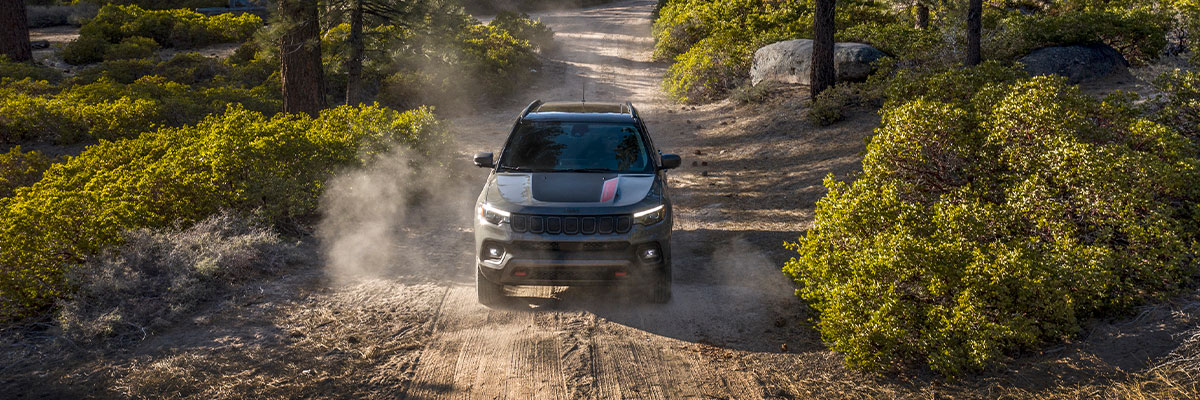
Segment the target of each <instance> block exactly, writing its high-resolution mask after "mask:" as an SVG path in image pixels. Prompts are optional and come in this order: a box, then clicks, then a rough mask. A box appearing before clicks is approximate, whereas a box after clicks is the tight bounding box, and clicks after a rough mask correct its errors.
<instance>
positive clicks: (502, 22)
mask: <svg viewBox="0 0 1200 400" xmlns="http://www.w3.org/2000/svg"><path fill="white" fill-rule="evenodd" d="M488 25H490V26H494V27H496V28H499V29H501V30H503V31H505V32H508V34H509V35H512V37H514V38H517V39H520V40H524V41H527V42H529V44H531V45H533V47H534V49H536V50H538V51H548V50H553V49H555V47H556V46H555V42H554V31H552V30H550V27H548V26H546V24H543V23H542V21H540V20H538V21H535V20H533V19H530V18H529V14H525V13H520V14H518V13H515V12H511V11H504V12H501V13H499V14H496V17H495V18H493V19H492V22H490V23H488Z"/></svg>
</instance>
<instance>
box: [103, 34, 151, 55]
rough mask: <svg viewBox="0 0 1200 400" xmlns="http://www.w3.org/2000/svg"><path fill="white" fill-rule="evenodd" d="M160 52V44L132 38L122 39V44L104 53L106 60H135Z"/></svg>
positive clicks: (111, 47) (110, 47)
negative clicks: (156, 51)
mask: <svg viewBox="0 0 1200 400" xmlns="http://www.w3.org/2000/svg"><path fill="white" fill-rule="evenodd" d="M155 50H158V43H157V42H155V41H154V39H150V38H146V37H141V36H130V37H127V38H124V39H121V43H117V44H115V45H112V46H109V47H108V50H107V51H106V52H105V53H104V59H105V60H128V59H133V58H146V57H150V56H152V55H154V51H155Z"/></svg>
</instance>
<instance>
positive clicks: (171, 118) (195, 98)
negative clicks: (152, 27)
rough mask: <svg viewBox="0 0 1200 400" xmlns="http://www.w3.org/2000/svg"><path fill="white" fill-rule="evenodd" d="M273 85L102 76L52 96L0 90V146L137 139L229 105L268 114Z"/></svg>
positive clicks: (272, 108) (273, 108) (274, 100)
mask: <svg viewBox="0 0 1200 400" xmlns="http://www.w3.org/2000/svg"><path fill="white" fill-rule="evenodd" d="M278 93H279V91H278V88H277V87H275V86H267V85H264V86H260V87H255V88H250V89H247V88H239V87H236V86H232V85H227V86H218V87H212V88H198V87H192V86H189V85H185V84H182V83H178V82H172V81H168V80H166V79H164V78H162V77H159V76H153V75H151V76H143V77H141V78H138V79H136V80H134V81H133V82H132V83H128V84H126V83H121V82H117V81H115V80H112V79H109V78H107V77H102V78H100V80H98V81H96V82H93V83H88V84H77V85H74V86H70V87H68V88H67V89H65V90H63V91H62V92H60V93H57V94H53V95H50V94H47V95H40V96H39V95H33V94H27V93H22V92H19V91H15V90H5V91H0V143H22V142H26V141H35V142H52V143H58V144H71V143H79V142H86V141H94V140H97V139H108V140H113V139H119V138H127V137H133V136H137V135H138V134H141V133H142V132H147V131H152V130H155V129H157V127H167V126H182V125H186V124H193V123H196V122H197V121H199V120H200V119H201V118H204V117H205V116H206V115H208V114H211V113H217V112H221V111H222V110H224V109H225V108H226V106H227V105H230V104H238V105H241V106H242V107H243V108H246V109H249V110H252V111H257V112H262V113H267V114H274V113H276V112H278V111H279V110H280V109H281V108H282V105H281V103H280V100H279V95H278Z"/></svg>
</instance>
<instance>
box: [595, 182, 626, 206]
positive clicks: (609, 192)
mask: <svg viewBox="0 0 1200 400" xmlns="http://www.w3.org/2000/svg"><path fill="white" fill-rule="evenodd" d="M619 179H621V178H620V177H617V178H612V179H609V180H607V181H604V190H603V191H601V192H600V202H601V203H606V202H610V201H612V200H613V198H615V197H617V180H619Z"/></svg>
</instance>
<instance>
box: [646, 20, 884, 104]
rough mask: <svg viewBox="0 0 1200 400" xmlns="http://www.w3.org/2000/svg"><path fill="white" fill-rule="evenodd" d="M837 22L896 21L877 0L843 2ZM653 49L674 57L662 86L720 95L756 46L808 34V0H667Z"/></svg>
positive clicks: (691, 94) (700, 96)
mask: <svg viewBox="0 0 1200 400" xmlns="http://www.w3.org/2000/svg"><path fill="white" fill-rule="evenodd" d="M836 18H837V21H835V23H836V25H837V26H841V27H848V26H852V25H857V24H862V23H876V24H887V23H893V22H895V20H896V19H895V17H894V16H892V15H891V14H890V13H889V12H888V11H887V8H886V7H884V6H883V5H882V4H880V3H877V2H875V1H872V0H855V1H842V2H838V9H837V14H836ZM653 32H654V38H655V44H654V54H653V58H654V59H655V60H658V61H663V60H673V61H674V64H673V65H671V68H670V69H669V70H668V72H667V76H666V78H664V82H663V87H664V89H666V91H667V92H669V93H670V94H671V95H672V96H673V97H675V99H676V100H678V101H682V102H703V101H711V100H716V99H718V98H721V97H723V96H725V95H726V94H727V93H728V91H729V90H730V89H732V88H734V87H736V86H737V84H738V83H740V82H741V81H743V80H745V79H746V76H747V75H748V74H749V67H750V64H751V63H752V62H753V56H754V51H755V50H757V49H758V48H759V47H761V46H762V45H765V44H769V43H774V42H777V41H781V40H787V39H796V38H805V37H809V36H810V35H811V34H812V9H811V5H810V3H808V2H793V1H786V2H767V1H758V0H678V1H671V2H668V3H667V5H666V6H665V7H664V8H663V9H662V11H661V13H660V15H659V18H658V19H657V20H656V21H655V23H654V28H653Z"/></svg>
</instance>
